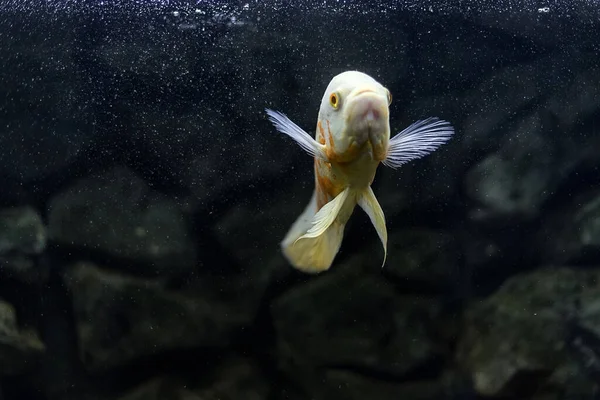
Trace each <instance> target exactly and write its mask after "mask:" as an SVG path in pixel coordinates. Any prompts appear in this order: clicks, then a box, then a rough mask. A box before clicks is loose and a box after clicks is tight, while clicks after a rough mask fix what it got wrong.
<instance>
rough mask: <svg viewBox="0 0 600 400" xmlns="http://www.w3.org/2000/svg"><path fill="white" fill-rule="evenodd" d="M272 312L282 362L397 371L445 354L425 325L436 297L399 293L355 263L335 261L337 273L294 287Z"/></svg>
mask: <svg viewBox="0 0 600 400" xmlns="http://www.w3.org/2000/svg"><path fill="white" fill-rule="evenodd" d="M357 267H358V268H357ZM373 310H377V312H376V313H374V312H373ZM272 315H273V323H274V326H275V330H276V334H277V340H278V348H279V351H280V357H281V363H282V365H283V366H284V368H287V367H293V366H299V367H300V368H309V369H314V368H334V367H342V368H359V369H367V370H374V371H379V372H381V373H385V374H390V375H393V376H397V377H401V376H403V375H405V374H407V373H409V372H411V371H413V370H414V369H415V368H418V367H420V366H423V365H426V364H427V363H429V362H431V361H432V360H434V359H435V358H436V357H438V356H440V355H441V354H443V345H441V344H440V343H439V342H438V341H437V339H436V338H435V335H434V332H433V331H432V330H431V329H432V324H434V323H435V322H434V321H436V320H437V319H438V318H439V317H440V305H439V304H438V303H437V301H436V299H434V298H427V297H424V296H410V295H407V296H402V295H398V294H396V293H395V291H394V289H393V286H391V285H390V284H388V283H387V282H386V281H385V280H382V279H380V278H377V277H374V276H368V275H363V274H362V273H361V272H360V267H359V266H354V265H351V266H350V265H348V266H341V265H338V266H337V269H336V273H335V274H329V275H327V276H324V277H322V278H320V279H317V280H314V281H312V282H309V283H306V284H303V285H300V286H298V287H295V288H292V289H291V290H290V291H288V292H287V293H285V294H284V295H283V296H282V297H281V298H279V299H277V300H276V301H275V303H274V304H273V306H272ZM349 349H351V350H349Z"/></svg>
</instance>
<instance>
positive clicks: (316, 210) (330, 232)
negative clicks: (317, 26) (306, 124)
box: [266, 71, 454, 273]
mask: <svg viewBox="0 0 600 400" xmlns="http://www.w3.org/2000/svg"><path fill="white" fill-rule="evenodd" d="M391 102H392V96H391V93H390V91H389V90H388V89H387V88H386V87H384V86H383V85H381V84H380V83H379V82H377V81H376V80H375V79H373V78H372V77H371V76H369V75H367V74H364V73H362V72H359V71H346V72H343V73H341V74H339V75H336V76H335V77H333V79H332V80H331V81H330V83H329V85H328V86H327V88H326V89H325V92H324V94H323V98H322V99H321V105H320V108H319V114H318V119H317V126H316V132H315V136H314V138H313V137H311V136H310V135H309V134H308V133H306V132H305V131H304V130H302V128H300V127H298V126H297V125H296V124H295V123H293V122H292V121H291V120H289V119H288V118H287V117H286V116H285V115H284V114H282V113H280V112H277V111H273V110H270V109H266V112H267V114H268V116H269V119H270V121H271V122H272V123H273V124H274V125H275V128H276V129H277V130H278V131H280V132H282V133H284V134H286V135H288V136H290V137H291V138H292V139H294V140H295V141H296V142H297V143H298V145H300V147H302V148H303V149H304V150H305V151H306V152H307V153H308V154H310V155H312V156H313V158H314V174H315V187H314V190H313V193H312V197H311V199H310V201H309V203H308V205H307V206H306V208H305V209H304V211H303V212H302V214H301V215H300V216H299V217H298V218H297V219H296V221H295V222H294V223H293V224H292V226H291V227H290V229H289V230H288V232H287V234H286V235H285V237H284V239H283V241H282V242H281V248H282V251H283V254H284V255H285V257H286V259H287V260H288V262H289V263H290V264H291V265H292V266H293V267H294V268H296V269H298V270H300V271H303V272H306V273H319V272H323V271H326V270H328V269H329V268H330V267H331V265H332V263H333V260H334V258H335V256H336V255H337V253H338V251H339V248H340V246H341V243H342V239H343V236H344V228H345V226H346V223H347V222H348V220H349V219H350V217H351V215H352V213H353V212H354V209H355V208H356V206H357V205H358V206H359V207H360V208H361V209H363V210H364V211H365V212H366V213H367V215H368V216H369V219H370V220H371V223H372V224H373V226H374V227H375V229H376V231H377V234H378V236H379V239H380V241H381V243H382V246H383V250H384V257H383V264H382V266H383V265H385V262H386V259H387V228H386V223H385V216H384V213H383V210H382V209H381V206H380V205H379V202H378V201H377V198H376V197H375V194H374V193H373V190H372V189H371V184H372V183H373V180H374V179H375V174H376V172H377V168H378V166H379V164H384V165H385V166H388V167H391V168H398V167H399V166H401V165H402V164H405V163H406V162H409V161H411V160H413V159H416V158H420V157H423V156H425V155H427V154H429V153H431V152H432V151H434V150H435V149H437V148H438V147H439V146H440V145H442V144H443V143H445V142H446V141H447V140H448V139H449V138H450V137H451V135H452V134H453V133H454V130H453V128H452V126H451V125H450V124H449V123H447V122H446V121H441V120H438V119H437V118H429V119H427V120H424V121H418V122H416V123H414V124H412V125H411V126H409V127H408V128H407V129H405V130H404V131H402V132H400V133H399V134H397V135H396V136H394V137H393V138H391V139H390V124H389V106H390V104H391Z"/></svg>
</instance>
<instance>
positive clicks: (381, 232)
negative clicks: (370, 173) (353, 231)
mask: <svg viewBox="0 0 600 400" xmlns="http://www.w3.org/2000/svg"><path fill="white" fill-rule="evenodd" d="M358 205H359V206H360V208H362V209H363V210H364V211H365V212H366V213H367V215H368V216H369V219H370V220H371V223H372V224H373V226H374V227H375V229H376V230H377V235H378V236H379V240H380V241H381V244H382V245H383V263H382V264H381V268H383V266H384V265H385V261H386V260H387V239H388V237H387V236H388V235H387V228H386V225H385V215H384V214H383V210H382V209H381V206H380V205H379V202H378V201H377V197H375V193H373V189H371V187H370V186H369V187H368V188H367V190H365V191H364V192H363V193H361V195H360V196H358Z"/></svg>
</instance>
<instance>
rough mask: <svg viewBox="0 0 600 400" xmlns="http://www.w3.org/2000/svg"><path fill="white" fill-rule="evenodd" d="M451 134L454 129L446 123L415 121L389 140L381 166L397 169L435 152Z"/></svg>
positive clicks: (437, 120)
mask: <svg viewBox="0 0 600 400" xmlns="http://www.w3.org/2000/svg"><path fill="white" fill-rule="evenodd" d="M453 134H454V128H453V127H452V125H451V124H450V123H449V122H447V121H443V120H440V119H438V118H434V117H432V118H427V119H425V120H422V121H417V122H415V123H414V124H412V125H410V126H409V127H408V128H406V129H405V130H403V131H402V132H400V133H399V134H397V135H396V136H394V137H393V138H391V139H390V145H389V148H388V152H387V156H386V158H385V159H384V160H383V161H382V164H383V165H385V166H387V167H390V168H394V169H395V168H398V167H400V166H401V165H403V164H406V163H407V162H409V161H412V160H416V159H417V158H421V157H424V156H426V155H428V154H430V153H432V152H433V151H435V150H437V148H438V147H440V146H441V145H442V144H444V143H446V142H447V141H448V140H449V139H450V137H451V136H452V135H453Z"/></svg>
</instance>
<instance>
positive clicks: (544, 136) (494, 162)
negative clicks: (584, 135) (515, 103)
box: [465, 113, 581, 224]
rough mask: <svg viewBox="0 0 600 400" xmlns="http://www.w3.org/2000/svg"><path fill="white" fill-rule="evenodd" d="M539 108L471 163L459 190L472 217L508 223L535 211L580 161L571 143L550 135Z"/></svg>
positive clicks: (528, 218)
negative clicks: (493, 148)
mask: <svg viewBox="0 0 600 400" xmlns="http://www.w3.org/2000/svg"><path fill="white" fill-rule="evenodd" d="M553 129H554V128H553V127H552V125H551V124H550V121H547V120H546V121H544V119H543V118H542V116H541V115H540V114H539V113H534V114H532V115H530V116H529V117H528V118H526V119H524V120H523V122H522V124H521V125H520V127H519V128H518V129H517V130H516V131H515V132H514V133H513V134H512V135H510V136H508V137H507V138H505V140H504V143H503V145H502V147H501V148H500V150H499V151H498V152H496V153H494V154H492V155H490V156H488V157H487V158H485V159H484V160H483V161H482V162H480V163H479V164H478V165H476V166H475V167H474V168H472V169H471V170H470V171H469V172H468V173H467V175H466V177H465V191H466V193H467V195H468V196H469V197H470V198H471V199H473V200H474V201H475V202H476V205H475V206H474V207H473V209H472V210H471V212H470V215H469V217H470V218H471V219H473V220H474V221H477V222H490V223H509V224H510V223H514V222H515V221H523V220H524V221H528V220H532V219H534V218H536V217H538V216H539V213H540V209H541V207H542V205H543V204H544V203H545V202H546V201H547V200H548V199H549V198H550V196H552V194H553V193H554V192H555V191H556V189H557V188H558V187H559V185H560V184H561V183H562V181H563V179H564V178H565V177H566V176H568V175H569V174H570V173H571V172H572V171H573V170H574V168H575V166H576V165H577V164H578V163H579V162H580V161H581V156H580V155H579V154H578V153H579V151H578V149H577V148H576V147H574V146H570V145H569V143H566V141H565V140H562V138H561V137H560V136H554V135H552V132H553Z"/></svg>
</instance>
